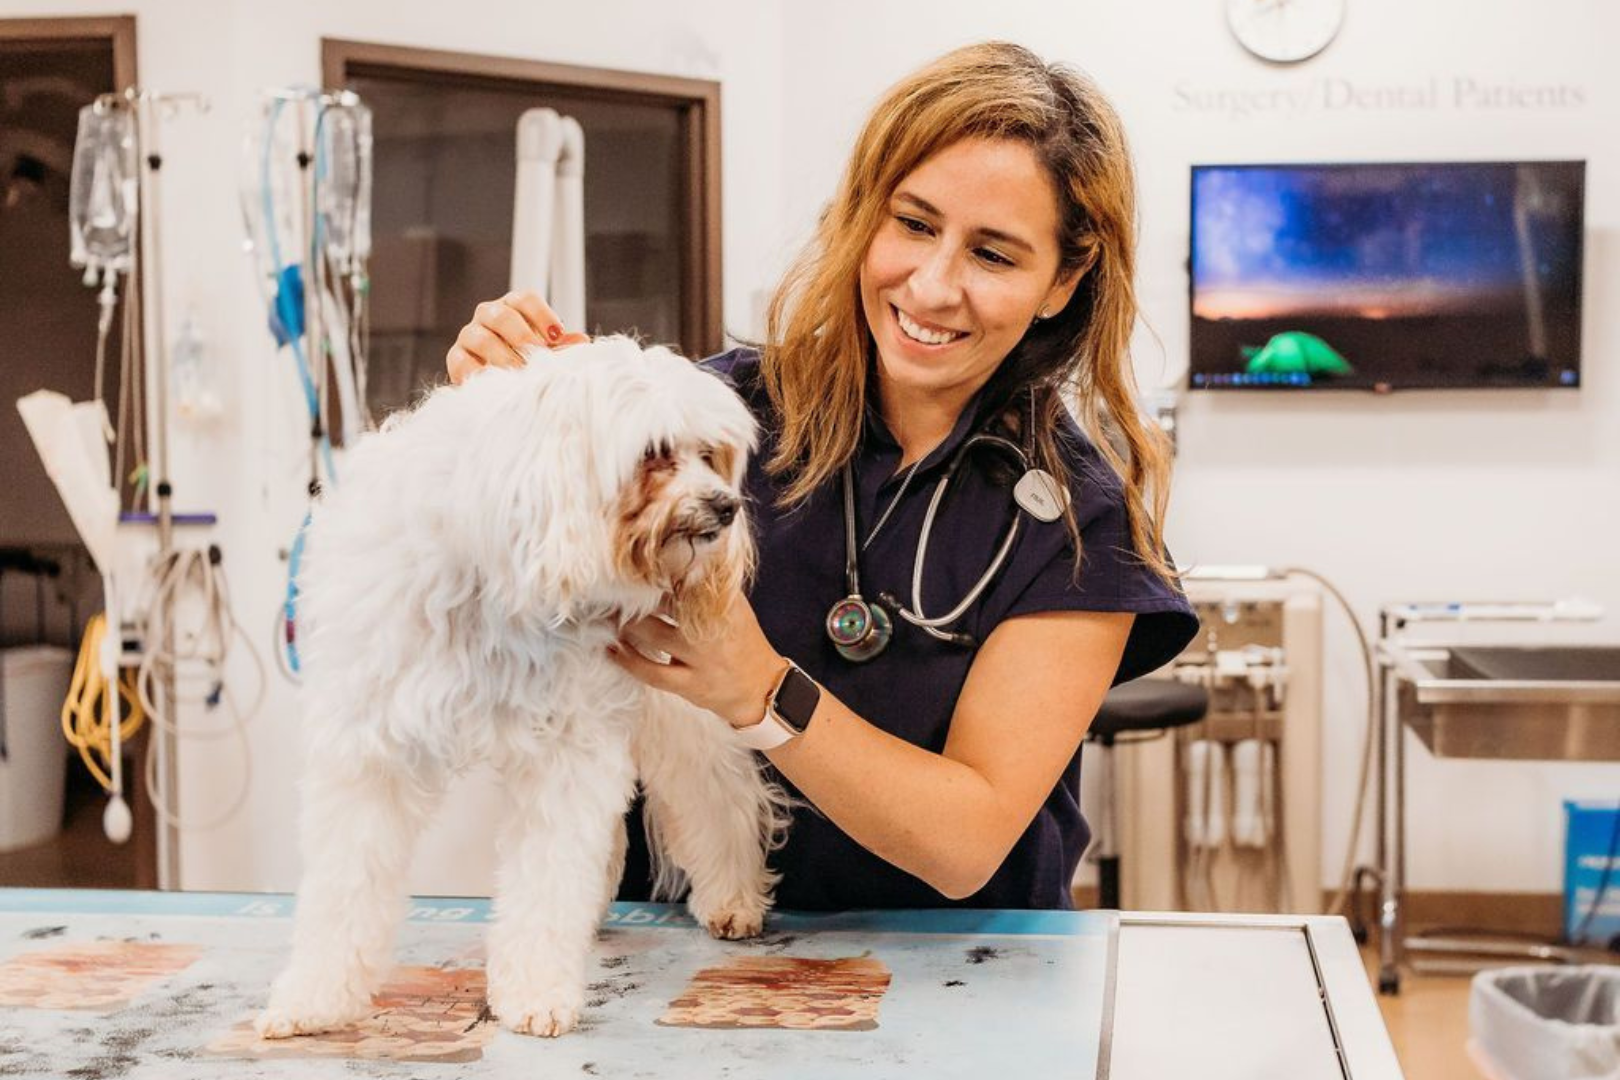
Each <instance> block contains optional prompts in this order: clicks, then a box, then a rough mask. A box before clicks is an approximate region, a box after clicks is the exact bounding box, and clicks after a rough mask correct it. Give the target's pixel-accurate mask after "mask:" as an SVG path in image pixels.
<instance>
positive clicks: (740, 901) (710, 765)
mask: <svg viewBox="0 0 1620 1080" xmlns="http://www.w3.org/2000/svg"><path fill="white" fill-rule="evenodd" d="M636 761H637V764H638V766H639V768H640V773H641V782H642V785H643V787H644V788H645V789H646V792H647V815H648V821H649V823H650V826H651V827H650V829H649V839H651V841H652V846H653V849H654V850H653V858H654V865H659V864H660V863H661V862H663V860H667V859H673V861H674V863H675V865H676V866H678V867H679V868H680V869H681V870H683V871H685V873H686V875H687V877H688V878H689V879H690V881H691V885H692V891H691V894H690V896H689V897H688V899H687V906H688V908H689V909H690V910H691V912H692V916H693V918H695V919H697V921H698V922H700V923H702V924H703V925H704V926H705V927H707V928H708V931H709V933H710V934H712V935H714V936H715V937H717V938H747V937H753V936H755V935H756V934H758V933H759V932H760V930H761V929H762V928H763V927H764V924H765V912H766V911H767V910H769V909H770V906H771V889H772V887H774V886H775V884H776V876H775V875H774V874H772V873H771V872H770V870H769V869H767V867H766V865H765V856H766V851H767V845H768V843H769V841H770V838H771V837H772V836H773V835H774V834H775V833H776V831H777V830H778V829H779V828H781V827H782V825H783V824H784V822H783V809H782V806H781V800H780V797H779V793H777V795H776V796H774V797H773V794H772V792H771V791H770V790H769V789H768V788H767V787H766V785H765V783H764V781H763V779H762V778H761V776H760V773H759V768H758V764H757V762H756V760H755V758H754V755H753V751H751V750H749V749H747V748H746V747H744V746H741V745H740V744H738V743H737V741H736V739H735V738H734V737H733V736H732V734H731V731H730V730H729V729H728V728H727V727H726V726H725V724H724V722H723V721H721V720H720V719H719V718H718V717H716V716H713V715H711V714H709V713H706V712H703V711H701V710H699V709H696V708H695V707H693V706H691V705H688V704H687V703H685V702H684V701H681V700H679V699H678V698H673V697H671V696H670V695H667V694H653V695H650V697H649V710H648V714H647V718H646V720H645V721H644V722H643V724H642V726H641V728H640V730H639V733H638V736H637V741H636ZM669 876H670V875H669V874H668V872H667V869H660V871H659V873H658V879H659V883H660V884H664V883H665V882H666V881H667V879H668V878H669Z"/></svg>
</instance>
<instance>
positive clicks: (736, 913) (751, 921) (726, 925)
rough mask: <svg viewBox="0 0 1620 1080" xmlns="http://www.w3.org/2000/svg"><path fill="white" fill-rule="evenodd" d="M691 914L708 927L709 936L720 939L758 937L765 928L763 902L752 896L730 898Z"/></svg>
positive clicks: (732, 939)
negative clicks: (725, 901) (710, 907)
mask: <svg viewBox="0 0 1620 1080" xmlns="http://www.w3.org/2000/svg"><path fill="white" fill-rule="evenodd" d="M692 914H693V916H694V917H696V918H697V919H698V921H700V922H701V923H703V925H704V926H705V927H707V928H708V931H709V936H710V937H714V938H719V939H720V940H721V941H740V940H741V939H743V938H751V937H758V936H759V933H760V931H761V930H763V929H764V928H765V904H764V902H763V901H761V900H759V899H757V898H754V897H749V898H746V899H736V900H732V901H730V902H729V903H725V904H720V905H717V906H716V907H714V908H712V909H709V910H693V912H692Z"/></svg>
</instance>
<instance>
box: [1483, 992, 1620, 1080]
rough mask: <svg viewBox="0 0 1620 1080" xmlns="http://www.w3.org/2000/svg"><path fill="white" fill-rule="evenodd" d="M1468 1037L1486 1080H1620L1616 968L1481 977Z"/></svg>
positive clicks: (1619, 1011) (1619, 1003) (1619, 1033)
mask: <svg viewBox="0 0 1620 1080" xmlns="http://www.w3.org/2000/svg"><path fill="white" fill-rule="evenodd" d="M1468 1031H1469V1050H1470V1051H1471V1052H1472V1053H1473V1055H1474V1057H1475V1059H1476V1061H1477V1063H1478V1064H1479V1065H1480V1067H1481V1068H1482V1070H1483V1071H1484V1072H1485V1073H1486V1075H1487V1076H1489V1077H1491V1080H1620V968H1613V967H1607V966H1604V965H1598V964H1592V965H1582V966H1576V967H1509V968H1495V969H1493V970H1490V971H1482V972H1480V973H1479V974H1478V975H1476V976H1474V984H1473V987H1472V989H1471V990H1470V992H1469V996H1468Z"/></svg>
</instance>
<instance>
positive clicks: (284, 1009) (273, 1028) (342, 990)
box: [253, 973, 375, 1039]
mask: <svg viewBox="0 0 1620 1080" xmlns="http://www.w3.org/2000/svg"><path fill="white" fill-rule="evenodd" d="M373 1011H375V1010H374V1008H373V1006H372V1003H371V995H370V994H369V993H366V992H365V991H364V990H362V989H361V987H360V984H359V983H358V982H355V983H353V984H349V983H343V982H339V983H336V984H333V983H328V982H324V981H321V982H316V981H314V980H306V979H302V978H297V977H296V976H290V975H288V974H286V973H283V975H282V977H281V978H280V979H278V980H277V982H276V985H275V986H273V987H271V990H270V1004H269V1005H268V1006H266V1007H265V1010H264V1011H263V1012H261V1013H260V1014H259V1015H258V1016H257V1017H256V1018H254V1021H253V1030H255V1031H257V1032H258V1033H259V1038H261V1039H290V1038H292V1037H293V1036H294V1035H319V1034H320V1033H321V1032H323V1031H336V1030H337V1029H339V1028H345V1027H348V1026H350V1025H351V1024H355V1023H357V1022H359V1021H361V1020H364V1019H365V1018H366V1017H368V1016H370V1015H371V1014H372V1012H373Z"/></svg>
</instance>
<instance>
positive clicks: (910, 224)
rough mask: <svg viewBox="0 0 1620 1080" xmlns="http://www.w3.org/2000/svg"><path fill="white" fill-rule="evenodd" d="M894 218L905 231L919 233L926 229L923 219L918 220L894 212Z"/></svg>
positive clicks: (924, 231)
mask: <svg viewBox="0 0 1620 1080" xmlns="http://www.w3.org/2000/svg"><path fill="white" fill-rule="evenodd" d="M894 219H895V220H896V221H898V222H899V223H900V227H901V228H902V229H904V230H906V232H909V233H918V234H921V233H926V232H927V231H928V223H927V222H925V221H918V220H917V219H916V218H914V217H906V215H904V214H896V215H895V216H894Z"/></svg>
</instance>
